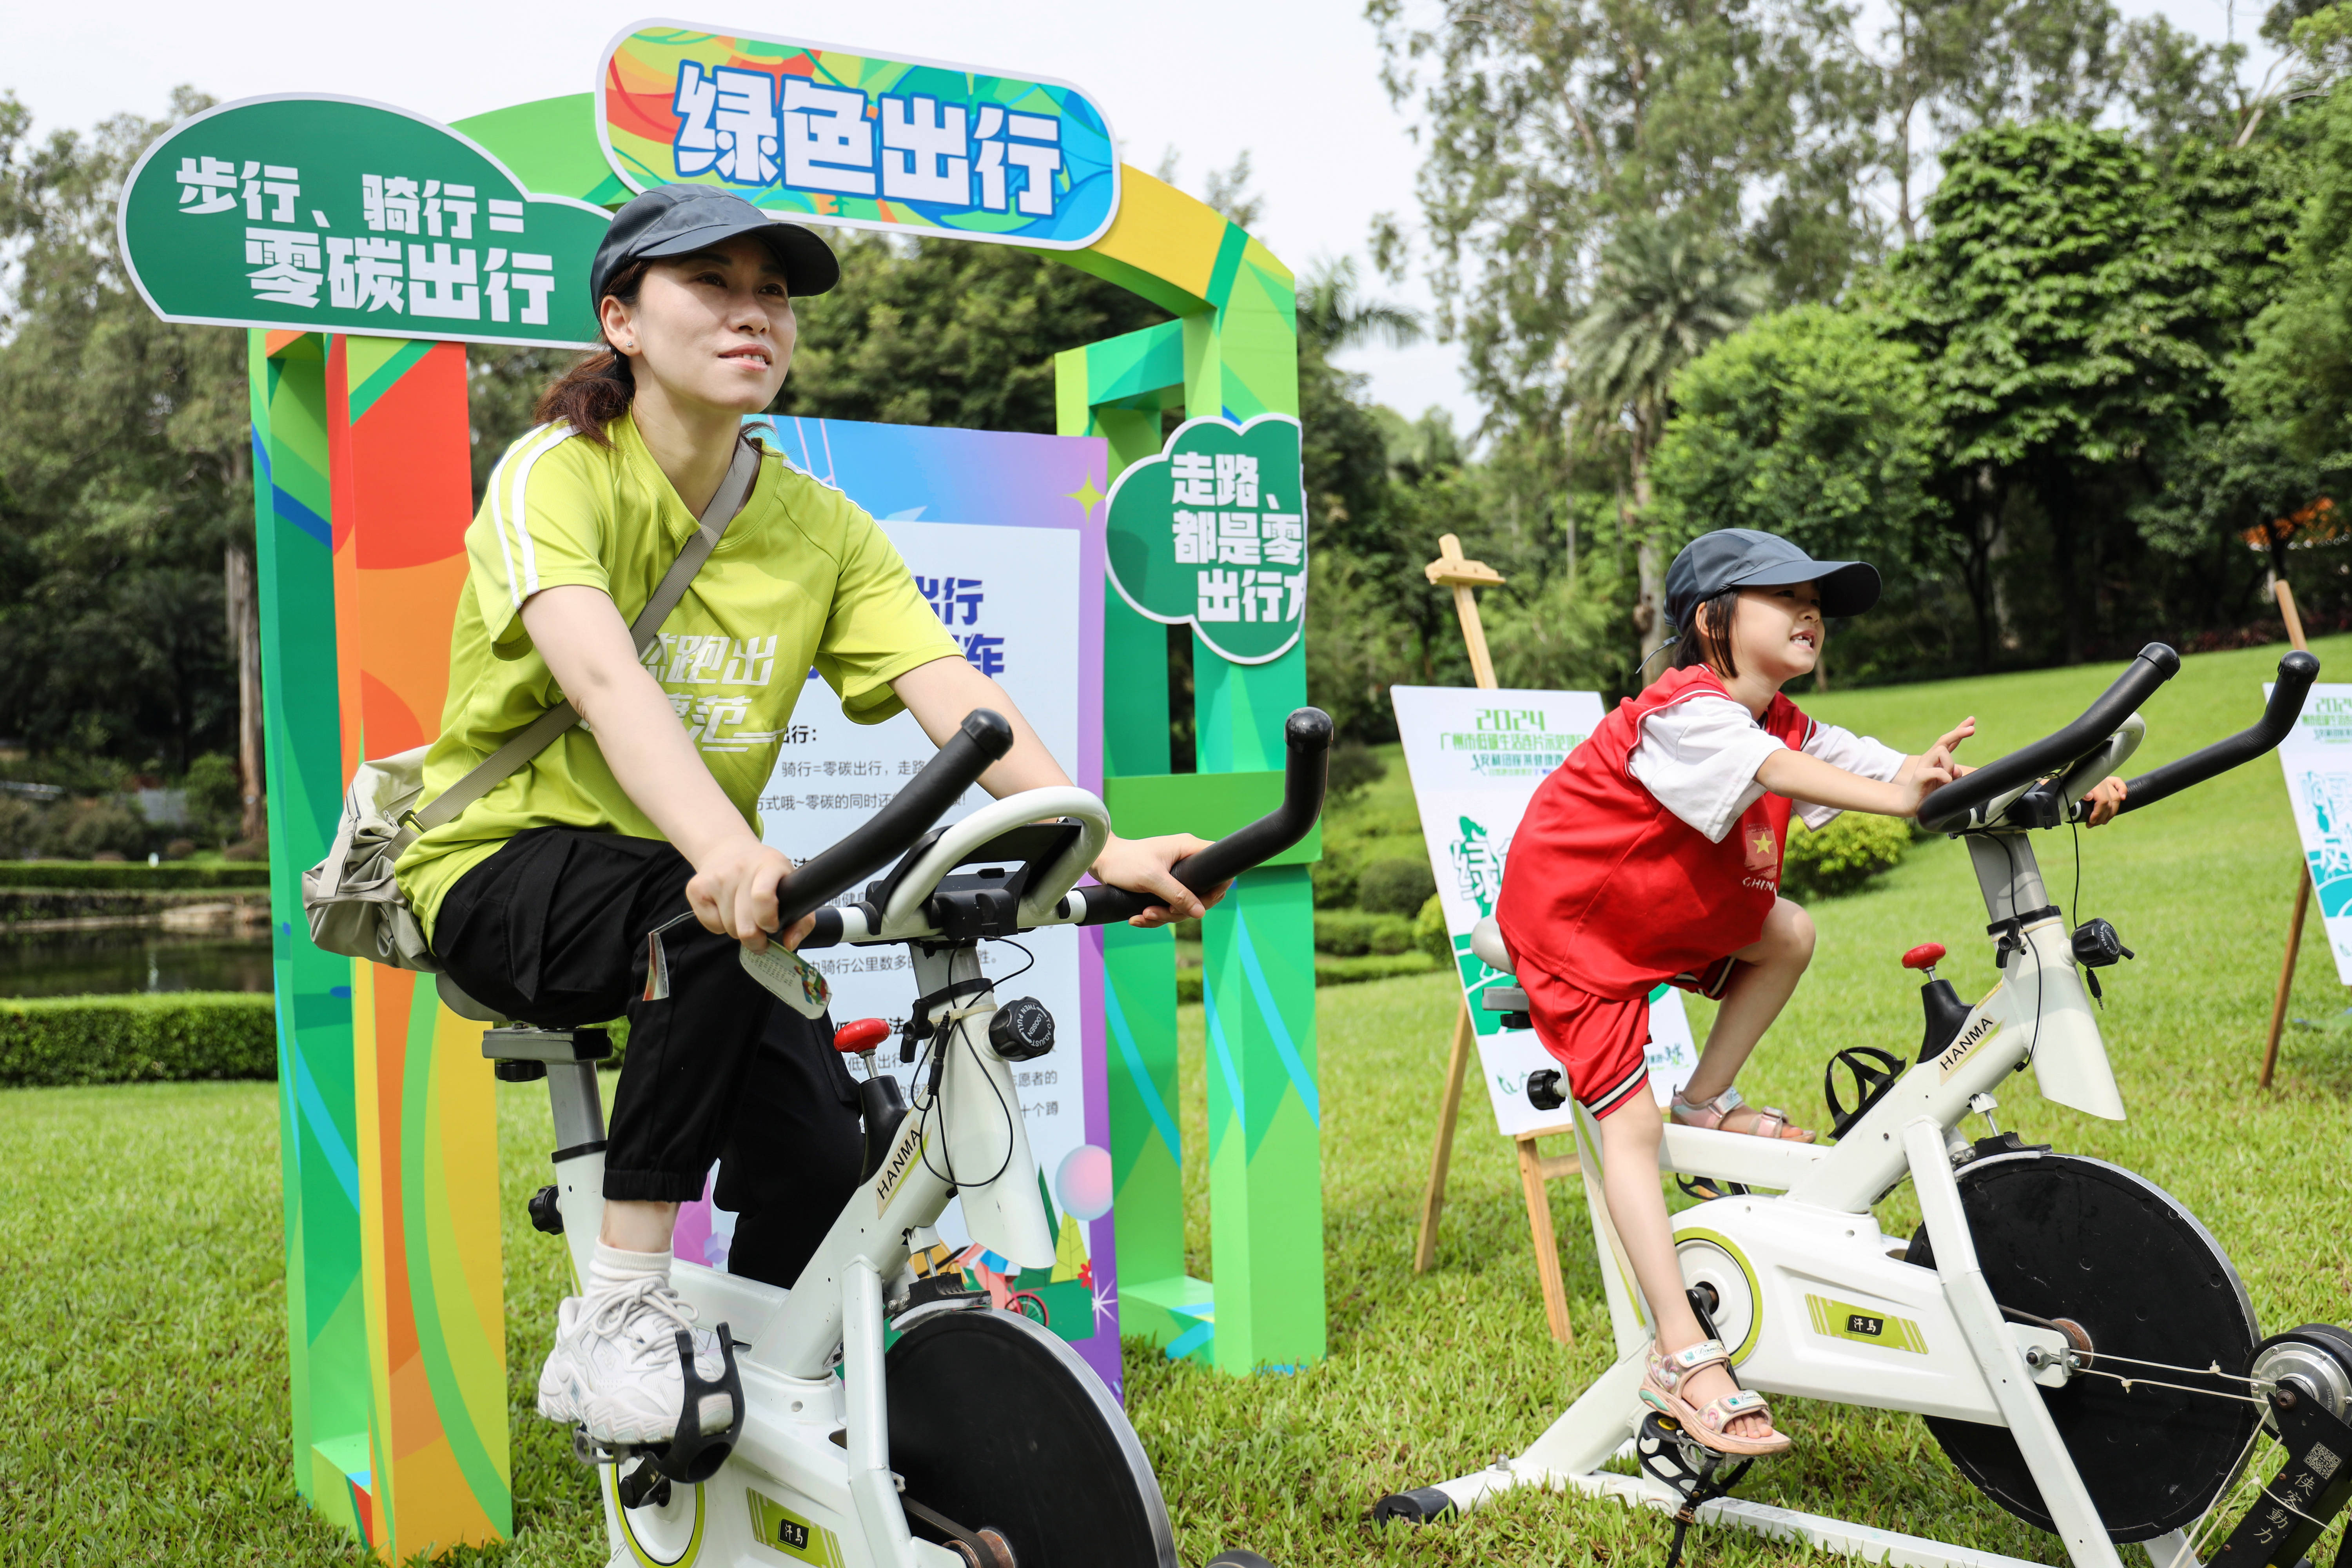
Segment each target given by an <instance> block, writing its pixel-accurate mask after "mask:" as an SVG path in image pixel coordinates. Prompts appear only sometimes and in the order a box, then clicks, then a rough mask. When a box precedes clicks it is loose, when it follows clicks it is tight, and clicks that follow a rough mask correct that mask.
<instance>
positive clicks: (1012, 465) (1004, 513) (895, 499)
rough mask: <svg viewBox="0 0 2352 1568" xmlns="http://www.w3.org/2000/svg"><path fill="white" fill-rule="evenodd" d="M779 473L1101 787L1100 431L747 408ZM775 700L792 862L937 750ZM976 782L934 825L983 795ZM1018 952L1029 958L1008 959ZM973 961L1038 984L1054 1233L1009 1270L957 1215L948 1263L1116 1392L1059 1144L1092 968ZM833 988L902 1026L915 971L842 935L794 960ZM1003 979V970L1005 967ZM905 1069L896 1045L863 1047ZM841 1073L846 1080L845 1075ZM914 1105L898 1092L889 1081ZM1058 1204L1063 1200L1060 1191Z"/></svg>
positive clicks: (1113, 1300)
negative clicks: (876, 545)
mask: <svg viewBox="0 0 2352 1568" xmlns="http://www.w3.org/2000/svg"><path fill="white" fill-rule="evenodd" d="M750 423H751V427H752V428H753V429H755V430H757V431H759V432H760V434H761V437H762V438H763V439H764V440H765V441H766V442H767V444H768V445H769V447H771V448H772V450H776V451H779V452H781V453H782V455H783V457H784V458H785V460H786V461H788V462H790V463H792V464H793V466H794V467H796V468H801V469H802V470H803V471H804V472H806V473H808V474H810V475H811V476H813V477H814V478H816V479H822V480H823V481H824V482H825V483H827V484H829V485H834V486H836V487H837V488H839V489H841V490H842V491H843V492H844V493H845V494H846V495H847V496H848V497H849V499H850V500H854V501H856V503H857V504H858V505H859V506H861V507H863V508H864V509H865V510H866V511H867V512H869V513H871V514H872V515H873V517H874V518H875V519H876V521H878V522H879V523H880V524H881V526H882V529H883V531H884V532H885V533H887V535H888V536H889V538H890V541H891V542H892V543H893V544H895V545H897V546H898V553H899V554H900V555H901V556H903V557H904V558H905V560H906V563H907V566H908V570H909V571H910V572H911V573H912V574H914V578H915V584H916V587H917V588H918V589H919V591H920V592H921V594H922V595H923V597H924V598H925V599H926V600H927V601H929V604H930V605H931V608H932V610H933V612H934V613H936V614H937V615H938V616H939V617H940V625H941V626H944V627H945V628H946V630H947V632H948V635H949V636H950V637H952V638H953V639H954V640H955V643H956V645H957V647H960V648H961V649H962V651H963V656H964V658H966V659H967V660H968V661H969V662H970V663H971V665H972V666H973V668H977V669H979V670H981V671H982V673H984V674H986V675H988V676H990V677H991V678H992V679H995V680H996V681H997V682H998V683H999V684H1001V685H1002V686H1003V688H1004V689H1005V691H1006V692H1007V693H1008V694H1009V695H1010V696H1011V697H1012V699H1013V701H1014V703H1016V704H1017V705H1018V706H1019V707H1020V710H1021V711H1022V713H1023V714H1024V716H1025V717H1026V718H1027V719H1028V721H1029V722H1030V723H1031V724H1032V725H1033V726H1034V727H1035V729H1036V731H1037V733H1038V735H1039V737H1040V738H1042V739H1043V740H1044V741H1045V744H1046V746H1047V748H1048V749H1050V750H1051V751H1052V752H1053V753H1054V755H1055V758H1056V759H1058V760H1059V761H1060V762H1061V763H1062V765H1063V766H1064V767H1065V768H1066V769H1067V770H1068V771H1069V773H1070V776H1071V777H1072V778H1073V779H1074V780H1075V781H1076V783H1077V784H1079V785H1080V786H1081V787H1083V788H1086V789H1089V790H1093V791H1095V792H1097V794H1098V793H1100V791H1101V789H1102V610H1103V597H1102V596H1103V580H1104V579H1103V539H1104V532H1103V521H1104V518H1103V505H1102V496H1103V492H1104V490H1105V489H1106V488H1107V487H1106V483H1105V472H1104V469H1105V465H1106V463H1107V461H1108V451H1107V448H1106V444H1105V443H1104V442H1103V441H1102V440H1101V439H1100V438H1098V437H1063V436H1033V435H1018V434H1010V433H1006V432H1002V431H988V430H961V429H940V428H932V427H928V426H906V425H868V424H863V423H857V422H852V421H845V420H824V419H798V418H790V417H763V418H761V419H757V420H753V421H751V422H750ZM808 679H809V686H808V689H807V690H806V692H805V693H804V694H803V697H802V700H801V702H800V706H799V707H798V709H797V710H795V711H794V713H793V726H792V729H791V730H790V731H788V732H787V734H786V737H785V744H784V747H783V751H782V754H781V755H780V757H779V759H778V761H777V763H776V771H775V773H774V774H773V776H772V777H771V778H770V780H769V782H768V786H767V788H766V789H765V790H764V791H763V792H762V793H761V800H760V818H761V831H762V834H763V836H764V837H765V838H766V840H767V842H768V843H770V844H772V845H774V846H775V847H777V848H779V849H782V851H783V852H784V853H785V854H787V855H790V856H791V857H793V858H794V859H795V860H803V859H806V858H809V857H810V856H812V855H814V854H815V853H816V852H817V851H819V850H821V849H823V848H824V847H826V846H828V845H830V844H832V843H834V842H835V841H836V840H838V839H839V838H841V837H843V836H844V835H845V834H847V833H848V832H849V831H850V830H851V829H852V828H854V827H856V826H861V825H862V824H863V823H864V822H865V821H866V818H868V817H869V816H872V815H873V814H874V812H875V810H876V809H877V807H878V806H880V805H882V803H883V802H885V801H886V800H887V799H888V798H889V797H890V796H891V795H895V794H896V793H897V792H898V790H899V789H900V788H901V787H902V786H904V784H906V783H907V781H908V779H909V778H911V777H912V776H913V775H914V774H915V773H917V772H918V771H919V769H920V768H921V767H922V766H923V764H924V763H927V762H929V760H930V758H931V757H932V755H933V754H934V753H935V752H936V748H935V747H934V746H933V745H932V744H931V742H930V740H929V737H928V736H926V735H925V734H924V733H923V731H922V730H921V729H920V727H919V726H918V725H917V724H916V722H915V721H914V719H913V718H912V717H911V716H910V715H908V714H904V713H901V714H899V715H898V716H897V717H896V718H893V719H890V720H888V721H885V722H883V723H880V724H856V723H852V722H851V721H849V720H847V719H846V718H845V717H844V716H843V714H842V711H841V708H840V705H839V703H838V702H836V701H835V700H834V697H833V693H832V692H831V691H830V690H829V689H826V687H825V686H824V682H823V681H821V680H819V679H816V678H815V675H814V671H812V672H810V675H809V677H808ZM987 798H988V797H987V796H986V795H984V794H983V793H982V791H980V790H979V789H978V788H976V787H975V788H974V789H973V790H972V791H971V794H970V795H969V796H968V797H967V798H966V799H965V800H964V801H962V802H960V803H959V804H958V805H956V806H955V807H952V808H950V810H949V812H948V813H947V815H946V816H945V817H944V818H942V820H944V821H953V820H955V819H956V818H957V817H959V816H964V815H966V814H967V813H968V812H970V811H971V810H973V809H975V808H977V807H978V806H979V805H982V804H983V803H984V802H985V801H986V800H987ZM1024 949H1026V950H1027V952H1026V953H1024V951H1023V950H1024ZM808 956H809V960H810V962H811V963H814V965H815V966H816V967H817V968H818V969H819V970H821V971H823V972H824V974H825V976H826V978H827V980H828V981H829V982H830V983H831V984H832V986H833V993H834V1002H833V1016H834V1021H835V1023H836V1024H843V1023H847V1022H848V1021H850V1020H851V1019H853V1018H866V1017H876V1018H887V1019H903V1018H905V1017H906V1016H907V1015H908V1012H909V1011H910V1010H911V1007H910V1005H911V1004H912V1002H913V1001H914V971H913V969H912V968H911V967H910V966H909V964H908V958H907V952H906V950H905V949H904V948H903V947H898V946H879V945H877V946H872V947H841V948H832V949H826V950H823V951H820V952H812V953H810V954H809V955H808ZM982 962H983V964H984V965H985V968H986V971H987V973H989V974H990V975H991V976H992V977H994V978H997V979H999V980H1003V981H1010V982H1011V983H1010V984H1008V985H1007V987H1006V989H1005V990H1004V991H1003V993H1002V995H1003V996H1004V997H1006V998H1010V997H1011V996H1014V995H1029V996H1034V997H1036V998H1037V1000H1039V1001H1040V1002H1043V1003H1044V1004H1045V1006H1046V1007H1047V1008H1048V1009H1049V1010H1051V1011H1052V1013H1053V1015H1054V1018H1055V1023H1056V1024H1057V1025H1058V1026H1059V1030H1058V1032H1059V1037H1060V1041H1061V1043H1060V1045H1059V1046H1058V1047H1057V1048H1056V1049H1055V1051H1053V1053H1052V1054H1050V1055H1048V1056H1045V1057H1041V1058H1037V1059H1036V1060H1034V1061H1031V1062H1024V1063H1022V1064H1020V1065H1019V1067H1018V1068H1017V1069H1016V1070H1015V1072H1014V1081H1015V1085H1016V1088H1017V1089H1018V1091H1019V1093H1020V1095H1021V1109H1022V1111H1023V1113H1024V1117H1025V1119H1026V1121H1027V1123H1028V1129H1029V1141H1030V1145H1031V1147H1032V1149H1033V1150H1034V1152H1035V1154H1036V1159H1037V1168H1038V1170H1039V1171H1040V1172H1041V1173H1044V1175H1045V1183H1044V1187H1045V1191H1044V1192H1041V1193H1040V1194H1039V1201H1040V1202H1041V1203H1043V1204H1045V1205H1046V1207H1047V1210H1048V1213H1047V1216H1046V1217H1047V1220H1048V1222H1049V1224H1050V1225H1051V1226H1053V1228H1054V1231H1055V1235H1056V1236H1057V1237H1059V1245H1058V1247H1057V1248H1056V1253H1057V1256H1056V1258H1055V1265H1054V1267H1053V1268H1051V1269H1029V1270H1025V1271H1023V1270H1017V1269H1015V1268H1013V1266H1012V1265H1011V1264H1010V1263H1009V1262H1008V1260H1006V1259H1004V1258H999V1257H997V1256H995V1255H994V1254H992V1253H990V1252H987V1251H986V1250H984V1249H982V1248H979V1247H971V1246H969V1245H967V1243H966V1237H965V1236H964V1233H963V1231H962V1228H961V1214H960V1212H959V1211H958V1209H956V1208H955V1207H950V1209H949V1210H948V1213H947V1215H945V1216H944V1217H943V1218H942V1220H941V1221H940V1233H941V1235H942V1236H943V1237H945V1238H946V1239H947V1240H948V1241H949V1243H950V1245H952V1246H957V1247H959V1248H960V1249H961V1250H960V1256H959V1261H960V1262H961V1265H962V1267H963V1268H964V1270H965V1272H966V1274H967V1275H968V1276H970V1277H971V1278H973V1279H976V1280H977V1281H979V1282H980V1283H982V1284H984V1285H985V1286H987V1288H988V1289H989V1291H990V1293H991V1295H992V1296H994V1297H996V1298H997V1299H998V1304H999V1305H1003V1304H1006V1303H1007V1302H1010V1301H1011V1300H1012V1298H1013V1296H1015V1295H1024V1296H1026V1297H1028V1298H1032V1299H1033V1300H1024V1301H1022V1302H1020V1303H1017V1305H1018V1306H1020V1307H1023V1308H1027V1309H1029V1310H1031V1315H1032V1316H1035V1315H1036V1309H1038V1308H1042V1309H1043V1310H1044V1312H1045V1317H1046V1321H1047V1324H1048V1326H1049V1327H1051V1328H1052V1329H1053V1330H1054V1331H1055V1332H1056V1333H1058V1334H1060V1335H1061V1336H1062V1337H1063V1338H1065V1339H1067V1340H1070V1341H1072V1342H1074V1343H1075V1345H1076V1349H1077V1350H1078V1351H1079V1352H1080V1353H1081V1354H1082V1355H1083V1356H1084V1357H1085V1358H1086V1360H1087V1363H1088V1364H1089V1365H1091V1366H1093V1367H1094V1368H1095V1370H1096V1371H1097V1373H1100V1374H1101V1376H1102V1378H1103V1380H1104V1381H1105V1382H1106V1383H1107V1384H1109V1385H1110V1386H1111V1388H1112V1389H1113V1390H1114V1391H1116V1390H1117V1389H1118V1386H1119V1376H1118V1307H1117V1287H1116V1280H1117V1266H1116V1256H1115V1251H1114V1247H1115V1243H1114V1231H1113V1226H1112V1224H1111V1220H1110V1216H1109V1215H1108V1213H1105V1212H1103V1211H1101V1210H1100V1209H1098V1208H1097V1206H1096V1204H1095V1202H1094V1201H1092V1200H1093V1199H1094V1197H1095V1194H1092V1193H1089V1192H1088V1191H1087V1187H1088V1185H1089V1184H1087V1182H1085V1181H1084V1180H1083V1179H1082V1178H1081V1179H1078V1180H1076V1181H1074V1182H1072V1183H1071V1184H1068V1187H1069V1194H1068V1195H1066V1193H1065V1185H1066V1184H1065V1183H1064V1182H1063V1181H1062V1179H1061V1177H1062V1174H1063V1173H1064V1172H1065V1170H1066V1169H1067V1170H1070V1171H1071V1173H1072V1174H1073V1175H1074V1176H1078V1175H1079V1173H1081V1172H1083V1171H1084V1170H1085V1169H1086V1167H1087V1163H1088V1162H1087V1157H1084V1156H1081V1157H1079V1158H1077V1159H1076V1162H1075V1164H1074V1163H1073V1156H1079V1155H1080V1151H1081V1150H1083V1149H1087V1148H1088V1147H1091V1148H1093V1149H1096V1150H1107V1149H1108V1147H1109V1145H1110V1113H1109V1105H1108V1098H1107V1088H1106V1082H1105V1078H1104V1056H1103V1052H1104V1037H1103V1027H1102V967H1101V959H1100V956H1099V952H1098V950H1097V948H1096V946H1095V944H1094V943H1093V942H1090V941H1088V940H1087V938H1086V936H1085V934H1084V933H1081V932H1079V931H1075V930H1068V929H1064V930H1057V931H1041V932H1038V933H1036V934H1035V935H1034V937H1024V938H1023V939H1021V942H1020V945H1019V946H1017V947H1016V946H1015V945H1013V943H1010V942H989V943H987V944H985V945H984V946H983V948H982ZM1016 972H1020V977H1019V978H1018V980H1013V979H1012V976H1013V974H1014V973H1016ZM876 1059H877V1063H878V1064H879V1065H880V1066H881V1067H883V1068H885V1069H886V1070H888V1071H892V1072H896V1073H899V1074H906V1073H908V1072H910V1071H911V1070H912V1069H910V1068H902V1067H900V1066H899V1065H898V1060H897V1048H896V1044H895V1042H892V1043H891V1044H889V1045H887V1046H886V1047H885V1048H884V1049H883V1050H882V1051H880V1052H878V1053H877V1058H876ZM856 1070H858V1069H856V1068H854V1067H853V1068H852V1071H853V1073H854V1072H856ZM901 1087H902V1089H906V1090H907V1091H908V1098H909V1099H910V1100H911V1099H912V1098H913V1093H912V1090H913V1086H912V1085H911V1084H910V1083H906V1082H904V1081H903V1080H902V1083H901ZM1073 1197H1074V1198H1075V1199H1076V1204H1075V1212H1074V1205H1073V1203H1072V1201H1071V1200H1072V1198H1073ZM733 1224H734V1216H733V1215H730V1214H728V1213H727V1212H726V1211H724V1210H721V1209H716V1208H714V1207H712V1206H711V1205H709V1202H708V1200H707V1199H706V1200H705V1202H704V1203H702V1204H698V1205H688V1208H687V1209H686V1210H684V1211H683V1212H681V1214H680V1215H679V1216H678V1228H677V1254H678V1256H679V1257H681V1258H693V1259H695V1260H697V1261H700V1262H706V1263H709V1264H710V1265H711V1266H713V1267H718V1268H723V1267H725V1261H724V1260H725V1258H726V1253H727V1247H728V1245H729V1242H730V1237H731V1234H732V1230H733Z"/></svg>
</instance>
